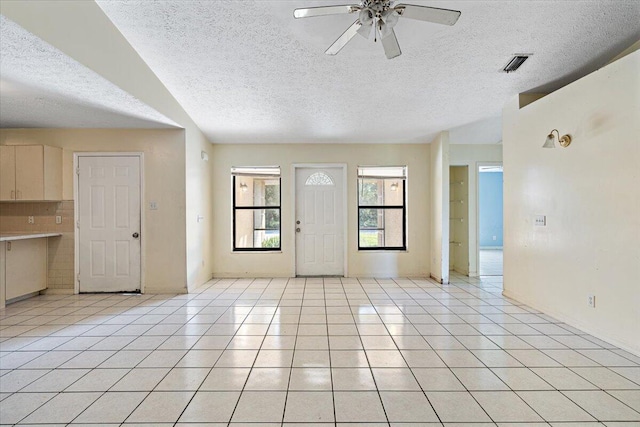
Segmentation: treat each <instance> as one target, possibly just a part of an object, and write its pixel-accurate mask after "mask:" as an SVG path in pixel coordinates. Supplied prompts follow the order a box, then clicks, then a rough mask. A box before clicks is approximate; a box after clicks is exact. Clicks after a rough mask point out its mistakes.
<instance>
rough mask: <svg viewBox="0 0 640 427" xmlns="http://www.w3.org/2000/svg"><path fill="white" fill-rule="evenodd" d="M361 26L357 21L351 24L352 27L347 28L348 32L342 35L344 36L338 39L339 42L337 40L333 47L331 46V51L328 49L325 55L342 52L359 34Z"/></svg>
mask: <svg viewBox="0 0 640 427" xmlns="http://www.w3.org/2000/svg"><path fill="white" fill-rule="evenodd" d="M361 26H362V24H361V23H360V21H356V22H354V23H353V24H351V26H350V27H349V28H347V31H345V32H344V33H342V35H341V36H340V37H338V40H336V41H335V42H334V43H333V44H332V45H331V46H329V49H327V50H326V52H325V53H326V54H327V55H335V54H337V53H338V52H340V50H342V48H343V47H345V46H346V45H347V43H349V40H351V39H352V38H353V37H354V36H355V35H356V34H358V30H359V29H360V27H361Z"/></svg>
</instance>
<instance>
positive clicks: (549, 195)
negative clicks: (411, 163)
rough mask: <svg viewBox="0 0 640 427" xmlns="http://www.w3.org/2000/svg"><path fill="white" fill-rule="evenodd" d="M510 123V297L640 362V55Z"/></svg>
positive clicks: (509, 111)
mask: <svg viewBox="0 0 640 427" xmlns="http://www.w3.org/2000/svg"><path fill="white" fill-rule="evenodd" d="M503 123H504V132H503V137H504V139H503V144H504V166H505V167H504V182H505V185H504V209H505V223H504V225H505V241H504V288H505V290H504V293H505V295H507V296H509V297H511V298H514V299H516V300H518V301H521V302H523V303H526V304H528V305H531V306H532V307H535V308H537V309H540V310H542V311H544V312H546V313H548V314H550V315H552V316H554V317H556V318H558V319H560V320H562V321H565V322H567V323H569V324H572V325H574V326H577V327H579V328H581V329H583V330H585V331H587V332H589V333H591V334H593V335H595V336H598V337H600V338H602V339H604V340H606V341H609V342H611V343H612V344H615V345H618V346H621V347H623V348H626V349H628V350H630V351H632V352H635V353H636V354H640V326H639V325H640V309H639V308H638V307H640V52H635V53H632V54H630V55H628V56H625V57H624V58H621V59H619V60H618V61H616V62H613V63H612V64H610V65H607V66H606V67H604V68H602V69H600V70H598V71H596V72H594V73H592V74H590V75H588V76H586V77H584V78H582V79H580V80H578V81H576V82H574V83H572V84H570V85H568V86H566V87H564V88H562V89H560V90H558V91H556V92H554V93H551V94H549V95H547V96H545V97H544V98H542V99H540V100H538V101H536V102H534V103H532V104H529V105H527V106H526V107H524V108H522V109H518V102H517V99H513V100H512V101H511V102H510V103H509V104H508V105H507V106H506V107H505V109H504V117H503ZM553 128H557V129H558V130H559V131H560V132H561V134H563V133H570V134H571V135H572V137H573V142H572V144H571V146H570V147H568V148H566V149H565V148H556V149H543V148H542V144H543V142H544V139H545V137H546V135H547V134H548V133H549V131H550V130H551V129H553ZM534 215H546V216H547V226H546V227H536V226H534V225H533V219H534ZM589 294H593V295H595V296H596V307H595V308H589V307H588V305H587V296H588V295H589Z"/></svg>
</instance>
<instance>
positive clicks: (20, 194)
mask: <svg viewBox="0 0 640 427" xmlns="http://www.w3.org/2000/svg"><path fill="white" fill-rule="evenodd" d="M16 193H18V197H16V199H22V191H20V190H18V191H17V192H16Z"/></svg>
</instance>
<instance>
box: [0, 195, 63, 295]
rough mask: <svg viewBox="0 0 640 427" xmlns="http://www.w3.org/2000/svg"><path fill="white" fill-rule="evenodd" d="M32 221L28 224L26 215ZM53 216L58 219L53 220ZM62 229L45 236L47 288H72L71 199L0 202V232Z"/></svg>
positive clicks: (39, 231) (41, 231) (43, 231)
mask: <svg viewBox="0 0 640 427" xmlns="http://www.w3.org/2000/svg"><path fill="white" fill-rule="evenodd" d="M30 216H32V217H33V220H34V221H33V224H29V217H30ZM56 216H60V217H61V219H62V222H61V223H60V224H56ZM25 232H26V233H45V232H46V233H62V236H61V237H55V238H50V239H49V245H48V257H49V267H48V269H49V272H48V275H49V277H48V288H49V289H52V290H57V291H70V292H73V287H74V283H73V274H74V266H73V263H74V228H73V200H65V201H61V202H33V203H28V202H24V203H15V202H9V203H0V234H2V233H25Z"/></svg>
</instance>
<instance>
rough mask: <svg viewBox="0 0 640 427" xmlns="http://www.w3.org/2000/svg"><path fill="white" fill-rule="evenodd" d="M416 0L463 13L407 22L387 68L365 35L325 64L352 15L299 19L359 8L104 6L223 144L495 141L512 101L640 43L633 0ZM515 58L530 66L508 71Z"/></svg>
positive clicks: (639, 15) (239, 3) (639, 9)
mask: <svg viewBox="0 0 640 427" xmlns="http://www.w3.org/2000/svg"><path fill="white" fill-rule="evenodd" d="M406 2H407V3H412V4H419V5H423V6H429V5H430V6H435V7H439V8H450V9H456V10H460V11H462V16H461V18H460V19H459V21H458V23H457V24H456V25H455V26H453V27H449V26H443V25H436V24H430V23H426V22H420V21H414V20H410V19H402V18H401V19H400V21H399V22H398V24H397V26H396V33H397V37H398V40H399V42H400V46H401V49H402V55H401V56H400V57H398V58H395V59H393V60H387V59H386V58H385V55H384V52H383V49H382V46H381V45H380V43H379V42H378V43H374V42H373V40H372V39H371V40H365V39H364V38H362V37H360V36H356V37H355V38H354V39H353V40H352V41H351V42H350V43H349V44H348V45H347V46H346V48H345V49H343V50H342V51H341V52H340V53H339V54H338V55H337V56H335V57H331V56H327V55H325V54H324V51H325V50H326V49H327V47H328V46H329V45H331V44H332V43H333V42H334V40H335V39H336V38H337V37H338V36H339V35H340V34H341V33H342V32H343V31H344V30H345V29H346V28H347V27H348V26H349V25H350V24H351V23H352V22H353V21H354V20H355V16H353V15H343V16H324V17H315V18H307V19H297V20H296V19H294V18H293V9H295V8H297V7H311V6H319V5H332V4H349V3H355V2H349V1H348V0H347V1H340V0H329V1H304V0H295V1H247V0H234V1H228V0H226V1H148V0H144V1H102V0H98V4H99V5H100V7H101V8H102V9H103V10H104V11H105V13H106V14H107V16H108V17H109V18H110V19H111V20H112V21H113V22H114V23H115V25H116V26H117V27H118V29H119V30H120V31H121V32H122V33H123V34H124V36H125V37H126V38H127V39H128V40H129V42H130V43H131V44H132V46H133V47H134V48H135V49H136V50H137V51H138V53H139V54H140V55H141V57H142V58H143V59H144V60H145V61H146V62H147V64H149V66H150V67H151V69H152V70H153V71H154V72H155V73H156V74H157V76H158V77H159V78H160V80H161V81H162V82H163V83H164V84H165V85H166V87H167V88H168V89H169V91H170V92H171V93H172V94H173V95H174V96H175V97H176V99H177V100H178V101H179V102H180V103H181V104H182V106H183V108H184V109H185V110H186V111H187V112H188V113H189V114H190V115H191V117H192V118H193V119H194V120H195V122H196V123H197V124H198V126H199V127H200V128H201V129H202V131H203V132H204V133H205V134H206V135H207V136H208V138H209V140H210V141H211V142H213V143H280V142H283V143H292V142H299V143H306V142H380V143H382V142H430V141H431V139H432V138H433V136H434V135H436V134H437V132H440V131H443V130H448V129H454V128H455V129H461V130H462V131H461V132H458V135H465V134H467V135H469V134H474V133H475V132H485V133H486V135H484V134H483V135H481V136H477V137H476V138H475V140H476V141H480V142H481V141H485V142H487V143H495V142H498V141H499V139H498V140H496V138H500V136H499V133H498V134H496V129H500V119H499V118H500V115H501V110H502V108H503V106H504V103H505V101H507V100H508V99H509V98H511V97H512V96H515V95H516V94H518V93H521V92H526V91H544V90H554V89H557V88H559V87H561V86H563V85H565V84H567V83H569V82H571V81H573V80H575V79H576V78H578V77H581V76H583V75H585V74H587V73H589V72H592V71H594V70H595V69H597V68H598V67H601V66H603V65H604V64H605V63H606V62H607V61H608V60H610V59H611V58H612V57H613V56H615V55H616V54H617V53H619V52H620V51H622V50H623V49H625V48H626V47H628V46H630V45H631V44H632V43H633V42H635V41H636V40H637V39H638V38H640V24H639V23H640V6H639V4H640V3H638V2H637V1H636V0H611V1H437V2H436V1H431V2H427V1H420V0H407V1H406ZM516 53H533V56H532V57H531V58H530V59H529V60H528V61H527V62H526V63H525V64H524V65H523V66H522V68H521V69H520V70H519V71H518V72H516V73H512V74H505V73H502V72H500V70H501V69H502V67H504V66H505V65H506V63H507V62H508V61H509V60H510V59H511V57H512V55H513V54H516ZM476 124H477V126H476ZM455 142H460V143H465V141H455Z"/></svg>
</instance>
